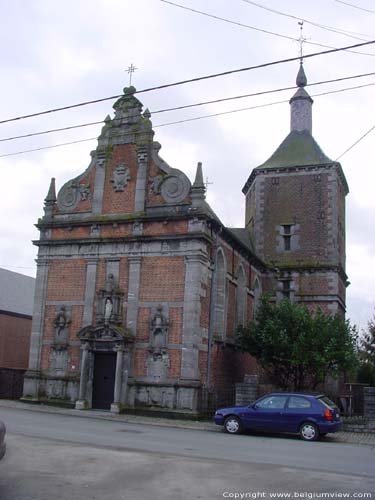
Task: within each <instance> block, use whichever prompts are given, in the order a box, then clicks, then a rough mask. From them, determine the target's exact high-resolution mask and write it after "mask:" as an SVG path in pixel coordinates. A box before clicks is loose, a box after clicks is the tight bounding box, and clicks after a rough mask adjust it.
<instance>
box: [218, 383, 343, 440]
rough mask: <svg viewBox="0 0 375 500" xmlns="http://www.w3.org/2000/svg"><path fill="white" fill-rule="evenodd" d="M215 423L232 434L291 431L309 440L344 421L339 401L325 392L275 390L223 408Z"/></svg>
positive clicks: (335, 430)
mask: <svg viewBox="0 0 375 500" xmlns="http://www.w3.org/2000/svg"><path fill="white" fill-rule="evenodd" d="M215 424H217V425H223V426H224V430H225V431H226V432H228V433H229V434H240V433H241V432H242V431H245V430H249V431H266V432H267V431H269V432H289V433H294V434H299V435H300V436H301V438H302V439H304V440H306V441H315V440H317V439H318V438H319V436H325V435H326V434H328V433H329V432H338V431H339V430H341V427H342V421H341V417H340V413H339V410H338V408H337V407H336V405H335V404H334V403H333V402H332V401H331V400H330V399H328V398H327V396H324V395H319V396H317V395H313V394H300V393H284V392H282V393H272V394H267V395H266V396H263V397H262V398H260V399H258V400H257V401H255V403H252V404H250V405H248V406H234V407H232V408H221V409H219V410H217V411H216V413H215Z"/></svg>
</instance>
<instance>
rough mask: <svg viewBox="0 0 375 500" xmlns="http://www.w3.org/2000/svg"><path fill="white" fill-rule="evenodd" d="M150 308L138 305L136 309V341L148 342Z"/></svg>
mask: <svg viewBox="0 0 375 500" xmlns="http://www.w3.org/2000/svg"><path fill="white" fill-rule="evenodd" d="M150 324H151V309H150V308H149V307H140V308H139V309H138V321H137V335H136V342H150Z"/></svg>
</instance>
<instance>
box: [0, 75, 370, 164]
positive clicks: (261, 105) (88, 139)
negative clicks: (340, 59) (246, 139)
mask: <svg viewBox="0 0 375 500" xmlns="http://www.w3.org/2000/svg"><path fill="white" fill-rule="evenodd" d="M374 85H375V83H368V84H365V85H356V86H354V87H347V88H344V89H338V90H331V91H328V92H321V93H319V94H312V95H311V97H321V96H324V95H329V94H337V93H339V92H345V91H347V90H355V89H359V88H364V87H370V86H374ZM287 102H289V99H285V100H283V101H274V102H270V103H265V104H259V105H256V106H249V107H246V108H239V109H234V110H231V111H222V112H219V113H213V114H210V115H202V116H196V117H194V118H186V119H183V120H177V121H174V122H168V123H162V124H159V125H154V126H153V128H160V127H167V126H170V125H178V124H181V123H187V122H192V121H197V120H203V119H205V118H214V117H216V116H223V115H229V114H233V113H239V112H241V111H249V110H252V109H259V108H265V107H269V106H274V105H276V104H285V103H287ZM94 140H97V137H90V138H87V139H80V140H77V141H71V142H64V143H60V144H54V145H52V146H43V147H40V148H35V149H27V150H24V151H17V152H15V153H7V154H3V155H0V158H5V157H8V156H16V155H20V154H25V153H32V152H35V151H41V150H44V149H53V148H58V147H62V146H70V145H72V144H77V143H81V142H88V141H94Z"/></svg>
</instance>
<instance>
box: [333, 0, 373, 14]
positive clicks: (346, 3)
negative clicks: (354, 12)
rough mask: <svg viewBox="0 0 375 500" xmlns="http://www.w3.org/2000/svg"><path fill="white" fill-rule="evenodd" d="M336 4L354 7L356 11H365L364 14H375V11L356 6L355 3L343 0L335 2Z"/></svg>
mask: <svg viewBox="0 0 375 500" xmlns="http://www.w3.org/2000/svg"><path fill="white" fill-rule="evenodd" d="M335 2H337V3H343V4H344V5H348V6H349V7H353V8H354V9H358V10H363V11H364V12H370V13H371V14H374V13H375V10H369V9H365V8H364V7H359V5H354V4H353V3H349V2H344V1H343V0H335Z"/></svg>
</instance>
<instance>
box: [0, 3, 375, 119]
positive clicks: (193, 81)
mask: <svg viewBox="0 0 375 500" xmlns="http://www.w3.org/2000/svg"><path fill="white" fill-rule="evenodd" d="M162 1H165V0H162ZM374 43H375V40H370V41H368V42H362V43H356V44H354V45H348V46H346V47H339V48H333V49H329V50H323V51H321V52H314V53H312V54H306V55H304V56H303V59H309V58H311V57H316V56H323V55H327V54H333V53H335V52H341V51H344V50H348V49H354V48H358V47H364V46H365V45H371V44H374ZM300 59H301V58H300V57H299V56H298V57H289V58H287V59H279V60H277V61H271V62H267V63H262V64H256V65H255V66H247V67H244V68H239V69H233V70H229V71H223V72H221V73H214V74H211V75H205V76H199V77H196V78H190V79H188V80H181V81H178V82H173V83H166V84H164V85H158V86H155V87H149V88H146V89H142V90H136V91H135V92H134V94H142V93H145V92H151V91H154V90H162V89H166V88H170V87H176V86H178V85H185V84H187V83H195V82H200V81H203V80H209V79H211V78H218V77H222V76H228V75H233V74H236V73H242V72H245V71H251V70H254V69H260V68H267V67H269V66H276V65H278V64H285V63H288V62H293V61H299V60H300ZM122 96H123V94H121V95H115V96H111V97H103V98H101V99H94V100H92V101H84V102H81V103H78V104H71V105H69V106H63V107H61V108H54V109H48V110H46V111H39V112H38V113H32V114H29V115H23V116H16V117H14V118H8V119H6V120H1V121H0V124H2V123H9V122H12V121H17V120H24V119H26V118H33V117H35V116H40V115H46V114H49V113H56V112H58V111H65V110H67V109H72V108H77V107H79V106H86V105H88V104H96V103H99V102H103V101H109V100H113V99H117V98H119V97H122Z"/></svg>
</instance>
